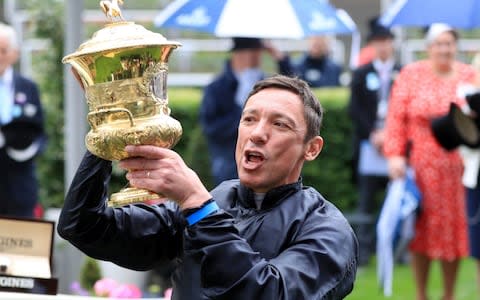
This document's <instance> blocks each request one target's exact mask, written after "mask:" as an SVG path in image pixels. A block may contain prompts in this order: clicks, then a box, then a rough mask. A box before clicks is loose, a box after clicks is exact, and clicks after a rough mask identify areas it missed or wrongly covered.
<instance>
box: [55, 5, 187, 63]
mask: <svg viewBox="0 0 480 300" xmlns="http://www.w3.org/2000/svg"><path fill="white" fill-rule="evenodd" d="M112 3H117V4H118V3H123V2H118V1H106V0H104V1H100V7H101V8H102V9H103V11H104V12H105V15H106V16H107V17H109V18H110V20H111V23H108V24H106V25H105V27H104V28H102V29H100V30H98V31H97V32H95V33H94V34H93V36H92V38H91V39H89V40H87V41H86V42H84V43H82V44H81V45H80V47H78V49H77V51H75V52H74V53H71V54H69V55H67V56H65V57H64V58H63V59H62V62H63V63H66V62H68V61H70V60H71V59H73V58H76V57H79V56H83V55H91V54H94V53H99V52H104V51H111V50H117V49H125V48H137V47H147V46H170V47H172V48H177V47H179V46H181V44H180V43H178V42H174V41H169V40H167V39H166V38H165V37H164V36H163V35H161V34H160V33H156V32H152V31H150V30H147V29H146V28H145V27H143V26H141V25H138V24H135V23H134V22H127V21H124V20H123V17H122V15H121V12H120V9H119V7H118V5H111V4H112ZM107 4H108V5H107ZM115 17H117V18H120V19H121V21H114V19H115Z"/></svg>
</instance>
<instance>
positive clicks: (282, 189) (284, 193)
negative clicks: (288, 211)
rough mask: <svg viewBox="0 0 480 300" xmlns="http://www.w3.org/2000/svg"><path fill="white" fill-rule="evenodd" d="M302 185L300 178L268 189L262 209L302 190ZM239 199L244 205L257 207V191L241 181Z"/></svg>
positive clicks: (270, 206) (272, 205)
mask: <svg viewBox="0 0 480 300" xmlns="http://www.w3.org/2000/svg"><path fill="white" fill-rule="evenodd" d="M302 186H303V185H302V178H299V179H298V181H297V182H294V183H290V184H286V185H282V186H279V187H276V188H274V189H272V190H270V191H268V192H267V193H266V194H265V198H264V199H263V202H262V207H261V209H262V210H264V209H269V208H272V207H274V206H275V205H277V204H278V203H280V202H281V201H283V200H284V199H285V198H288V197H289V196H290V195H292V194H293V193H295V192H298V191H299V190H301V189H302ZM238 199H239V202H240V203H241V204H242V205H243V206H245V207H248V208H256V204H255V193H254V192H253V190H252V189H250V188H248V187H246V186H244V185H243V184H241V183H240V186H239V189H238Z"/></svg>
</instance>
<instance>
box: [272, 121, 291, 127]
mask: <svg viewBox="0 0 480 300" xmlns="http://www.w3.org/2000/svg"><path fill="white" fill-rule="evenodd" d="M273 125H275V126H276V127H279V128H288V125H287V123H285V122H281V121H276V122H273Z"/></svg>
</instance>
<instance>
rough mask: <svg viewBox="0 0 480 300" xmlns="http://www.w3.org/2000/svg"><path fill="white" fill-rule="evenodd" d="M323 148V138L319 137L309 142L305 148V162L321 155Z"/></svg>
mask: <svg viewBox="0 0 480 300" xmlns="http://www.w3.org/2000/svg"><path fill="white" fill-rule="evenodd" d="M322 148H323V138H322V137H321V136H319V135H317V136H315V137H313V138H312V139H310V140H309V141H308V142H307V145H306V147H305V154H304V157H305V160H306V161H312V160H314V159H315V158H317V156H318V155H319V154H320V152H321V151H322Z"/></svg>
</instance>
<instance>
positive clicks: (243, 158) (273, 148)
mask: <svg viewBox="0 0 480 300" xmlns="http://www.w3.org/2000/svg"><path fill="white" fill-rule="evenodd" d="M303 112H304V108H303V103H302V102H301V100H300V98H299V96H298V95H295V94H294V93H292V92H290V91H287V90H282V89H277V88H267V89H264V90H261V91H260V92H258V93H256V94H255V95H253V96H251V97H250V98H249V99H248V101H247V103H246V106H245V108H244V110H243V113H242V118H241V120H240V125H239V127H238V139H237V148H236V153H235V159H236V161H237V168H238V175H239V178H240V181H241V182H242V183H243V184H244V185H245V186H247V187H249V188H251V189H253V190H254V191H255V192H259V193H264V192H268V191H269V190H271V189H272V188H275V187H278V186H281V185H284V184H288V183H293V182H296V181H297V180H298V178H299V176H300V172H301V169H302V166H303V162H304V160H306V159H307V160H311V159H314V158H315V157H316V155H318V153H316V154H315V155H314V156H315V157H313V158H312V157H311V152H312V149H311V148H312V147H311V143H310V142H307V143H305V141H304V139H305V134H306V132H307V126H306V123H305V119H304V114H303ZM317 138H318V139H320V140H321V138H320V137H317ZM320 149H321V145H320ZM318 152H319V151H318Z"/></svg>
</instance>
